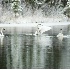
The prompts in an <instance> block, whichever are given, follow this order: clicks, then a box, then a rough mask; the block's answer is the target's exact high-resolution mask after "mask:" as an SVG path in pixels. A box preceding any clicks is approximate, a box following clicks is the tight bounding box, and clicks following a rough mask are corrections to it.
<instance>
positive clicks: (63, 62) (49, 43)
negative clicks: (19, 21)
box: [0, 33, 70, 69]
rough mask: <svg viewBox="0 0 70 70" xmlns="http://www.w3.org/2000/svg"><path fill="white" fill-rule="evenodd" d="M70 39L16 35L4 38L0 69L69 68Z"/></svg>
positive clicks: (0, 53)
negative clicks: (61, 39)
mask: <svg viewBox="0 0 70 70" xmlns="http://www.w3.org/2000/svg"><path fill="white" fill-rule="evenodd" d="M69 40H70V38H65V39H63V41H62V42H60V41H59V40H58V39H57V37H56V36H46V35H42V36H33V35H23V34H17V33H15V34H14V35H8V36H5V37H4V40H3V45H1V46H0V68H8V69H9V68H12V69H16V68H17V69H49V68H50V69H53V68H70V66H69V65H70V62H69V58H70V57H69V56H70V48H69V46H70V43H69V42H70V41H69Z"/></svg>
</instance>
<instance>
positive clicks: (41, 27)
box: [35, 24, 51, 35]
mask: <svg viewBox="0 0 70 70" xmlns="http://www.w3.org/2000/svg"><path fill="white" fill-rule="evenodd" d="M50 29H51V27H47V26H44V25H41V24H38V25H37V31H36V32H35V35H41V34H43V32H45V31H48V30H50Z"/></svg>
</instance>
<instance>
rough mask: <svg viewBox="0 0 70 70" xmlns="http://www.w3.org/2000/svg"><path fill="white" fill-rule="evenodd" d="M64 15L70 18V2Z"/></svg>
mask: <svg viewBox="0 0 70 70" xmlns="http://www.w3.org/2000/svg"><path fill="white" fill-rule="evenodd" d="M64 15H66V16H67V17H68V18H70V0H68V2H67V5H66V7H65V8H64Z"/></svg>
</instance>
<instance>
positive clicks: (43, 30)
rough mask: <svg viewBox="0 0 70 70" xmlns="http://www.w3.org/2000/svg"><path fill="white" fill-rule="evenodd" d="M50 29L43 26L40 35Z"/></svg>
mask: <svg viewBox="0 0 70 70" xmlns="http://www.w3.org/2000/svg"><path fill="white" fill-rule="evenodd" d="M50 29H51V27H46V26H43V27H42V29H41V34H42V33H43V32H45V31H48V30H50Z"/></svg>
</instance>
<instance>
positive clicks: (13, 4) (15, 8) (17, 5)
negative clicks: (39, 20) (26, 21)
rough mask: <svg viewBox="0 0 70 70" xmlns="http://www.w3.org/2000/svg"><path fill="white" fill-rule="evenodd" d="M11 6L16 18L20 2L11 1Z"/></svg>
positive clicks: (17, 0) (18, 0)
mask: <svg viewBox="0 0 70 70" xmlns="http://www.w3.org/2000/svg"><path fill="white" fill-rule="evenodd" d="M11 6H12V9H13V11H14V13H15V16H16V14H18V13H19V11H20V9H21V8H20V0H12V5H11Z"/></svg>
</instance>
